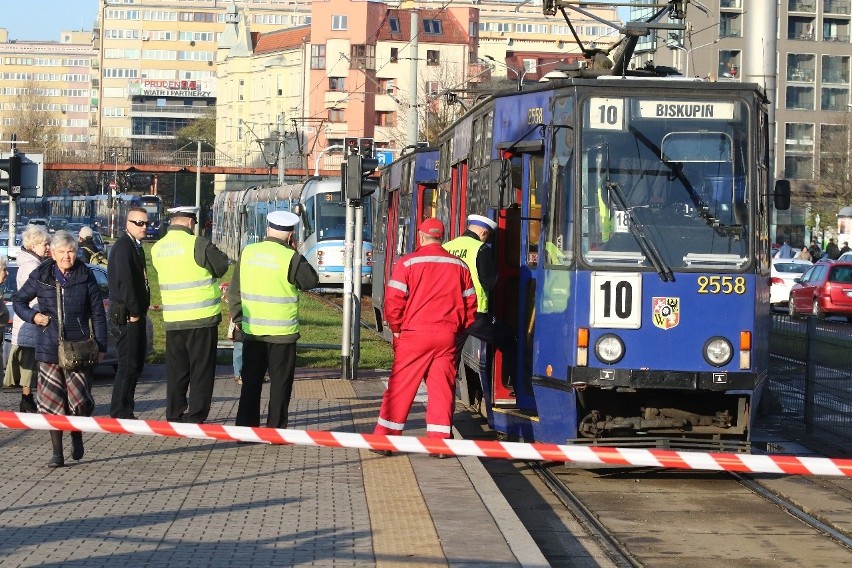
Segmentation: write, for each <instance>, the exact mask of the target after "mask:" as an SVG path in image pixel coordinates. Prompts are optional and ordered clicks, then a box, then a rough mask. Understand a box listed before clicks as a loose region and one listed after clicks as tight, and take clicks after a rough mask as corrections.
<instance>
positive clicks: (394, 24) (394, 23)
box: [388, 18, 400, 34]
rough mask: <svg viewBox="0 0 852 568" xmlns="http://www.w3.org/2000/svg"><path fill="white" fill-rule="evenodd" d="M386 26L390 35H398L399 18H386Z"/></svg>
mask: <svg viewBox="0 0 852 568" xmlns="http://www.w3.org/2000/svg"><path fill="white" fill-rule="evenodd" d="M388 26H389V27H390V31H391V33H392V34H398V33H399V31H400V28H399V18H388Z"/></svg>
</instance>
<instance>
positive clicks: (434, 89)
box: [426, 81, 441, 95]
mask: <svg viewBox="0 0 852 568" xmlns="http://www.w3.org/2000/svg"><path fill="white" fill-rule="evenodd" d="M440 90H441V83H439V82H438V81H426V94H427V95H437V94H438V92H439V91H440Z"/></svg>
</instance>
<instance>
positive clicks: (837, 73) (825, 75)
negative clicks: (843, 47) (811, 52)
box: [811, 55, 849, 85]
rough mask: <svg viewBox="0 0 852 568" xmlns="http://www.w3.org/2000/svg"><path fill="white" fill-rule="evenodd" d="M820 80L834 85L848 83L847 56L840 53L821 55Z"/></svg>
mask: <svg viewBox="0 0 852 568" xmlns="http://www.w3.org/2000/svg"><path fill="white" fill-rule="evenodd" d="M811 57H813V56H811ZM822 82H823V83H830V84H834V85H848V84H849V57H847V56H840V55H823V56H822Z"/></svg>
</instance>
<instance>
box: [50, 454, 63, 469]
mask: <svg viewBox="0 0 852 568" xmlns="http://www.w3.org/2000/svg"><path fill="white" fill-rule="evenodd" d="M64 466H65V456H63V455H62V454H53V457H52V458H50V461H49V462H47V467H64Z"/></svg>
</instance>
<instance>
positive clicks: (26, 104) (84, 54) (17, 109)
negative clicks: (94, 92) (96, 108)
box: [0, 28, 97, 149]
mask: <svg viewBox="0 0 852 568" xmlns="http://www.w3.org/2000/svg"><path fill="white" fill-rule="evenodd" d="M94 60H95V51H94V50H93V49H92V44H91V34H90V33H88V32H63V33H62V37H61V39H60V41H14V40H12V41H10V38H9V36H8V32H7V31H6V30H5V29H2V28H0V140H9V139H10V137H11V135H12V134H17V135H18V136H19V138H18V139H19V140H22V139H23V138H22V136H28V137H29V136H33V135H37V136H46V135H50V136H56V139H55V140H54V141H55V142H58V143H61V144H62V145H65V146H66V147H73V145H75V144H78V145H81V146H82V145H85V144H86V143H87V142H88V140H89V108H90V106H89V105H90V102H91V101H90V89H91V87H92V82H93V81H94V82H95V83H97V75H96V74H93V69H92V64H93V61H94ZM39 122H40V123H42V124H43V127H39V126H37V124H35V123H39ZM30 142H31V143H33V144H38V143H39V142H40V141H39V140H32V141H30ZM22 148H23V147H22ZM23 149H25V148H23Z"/></svg>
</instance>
